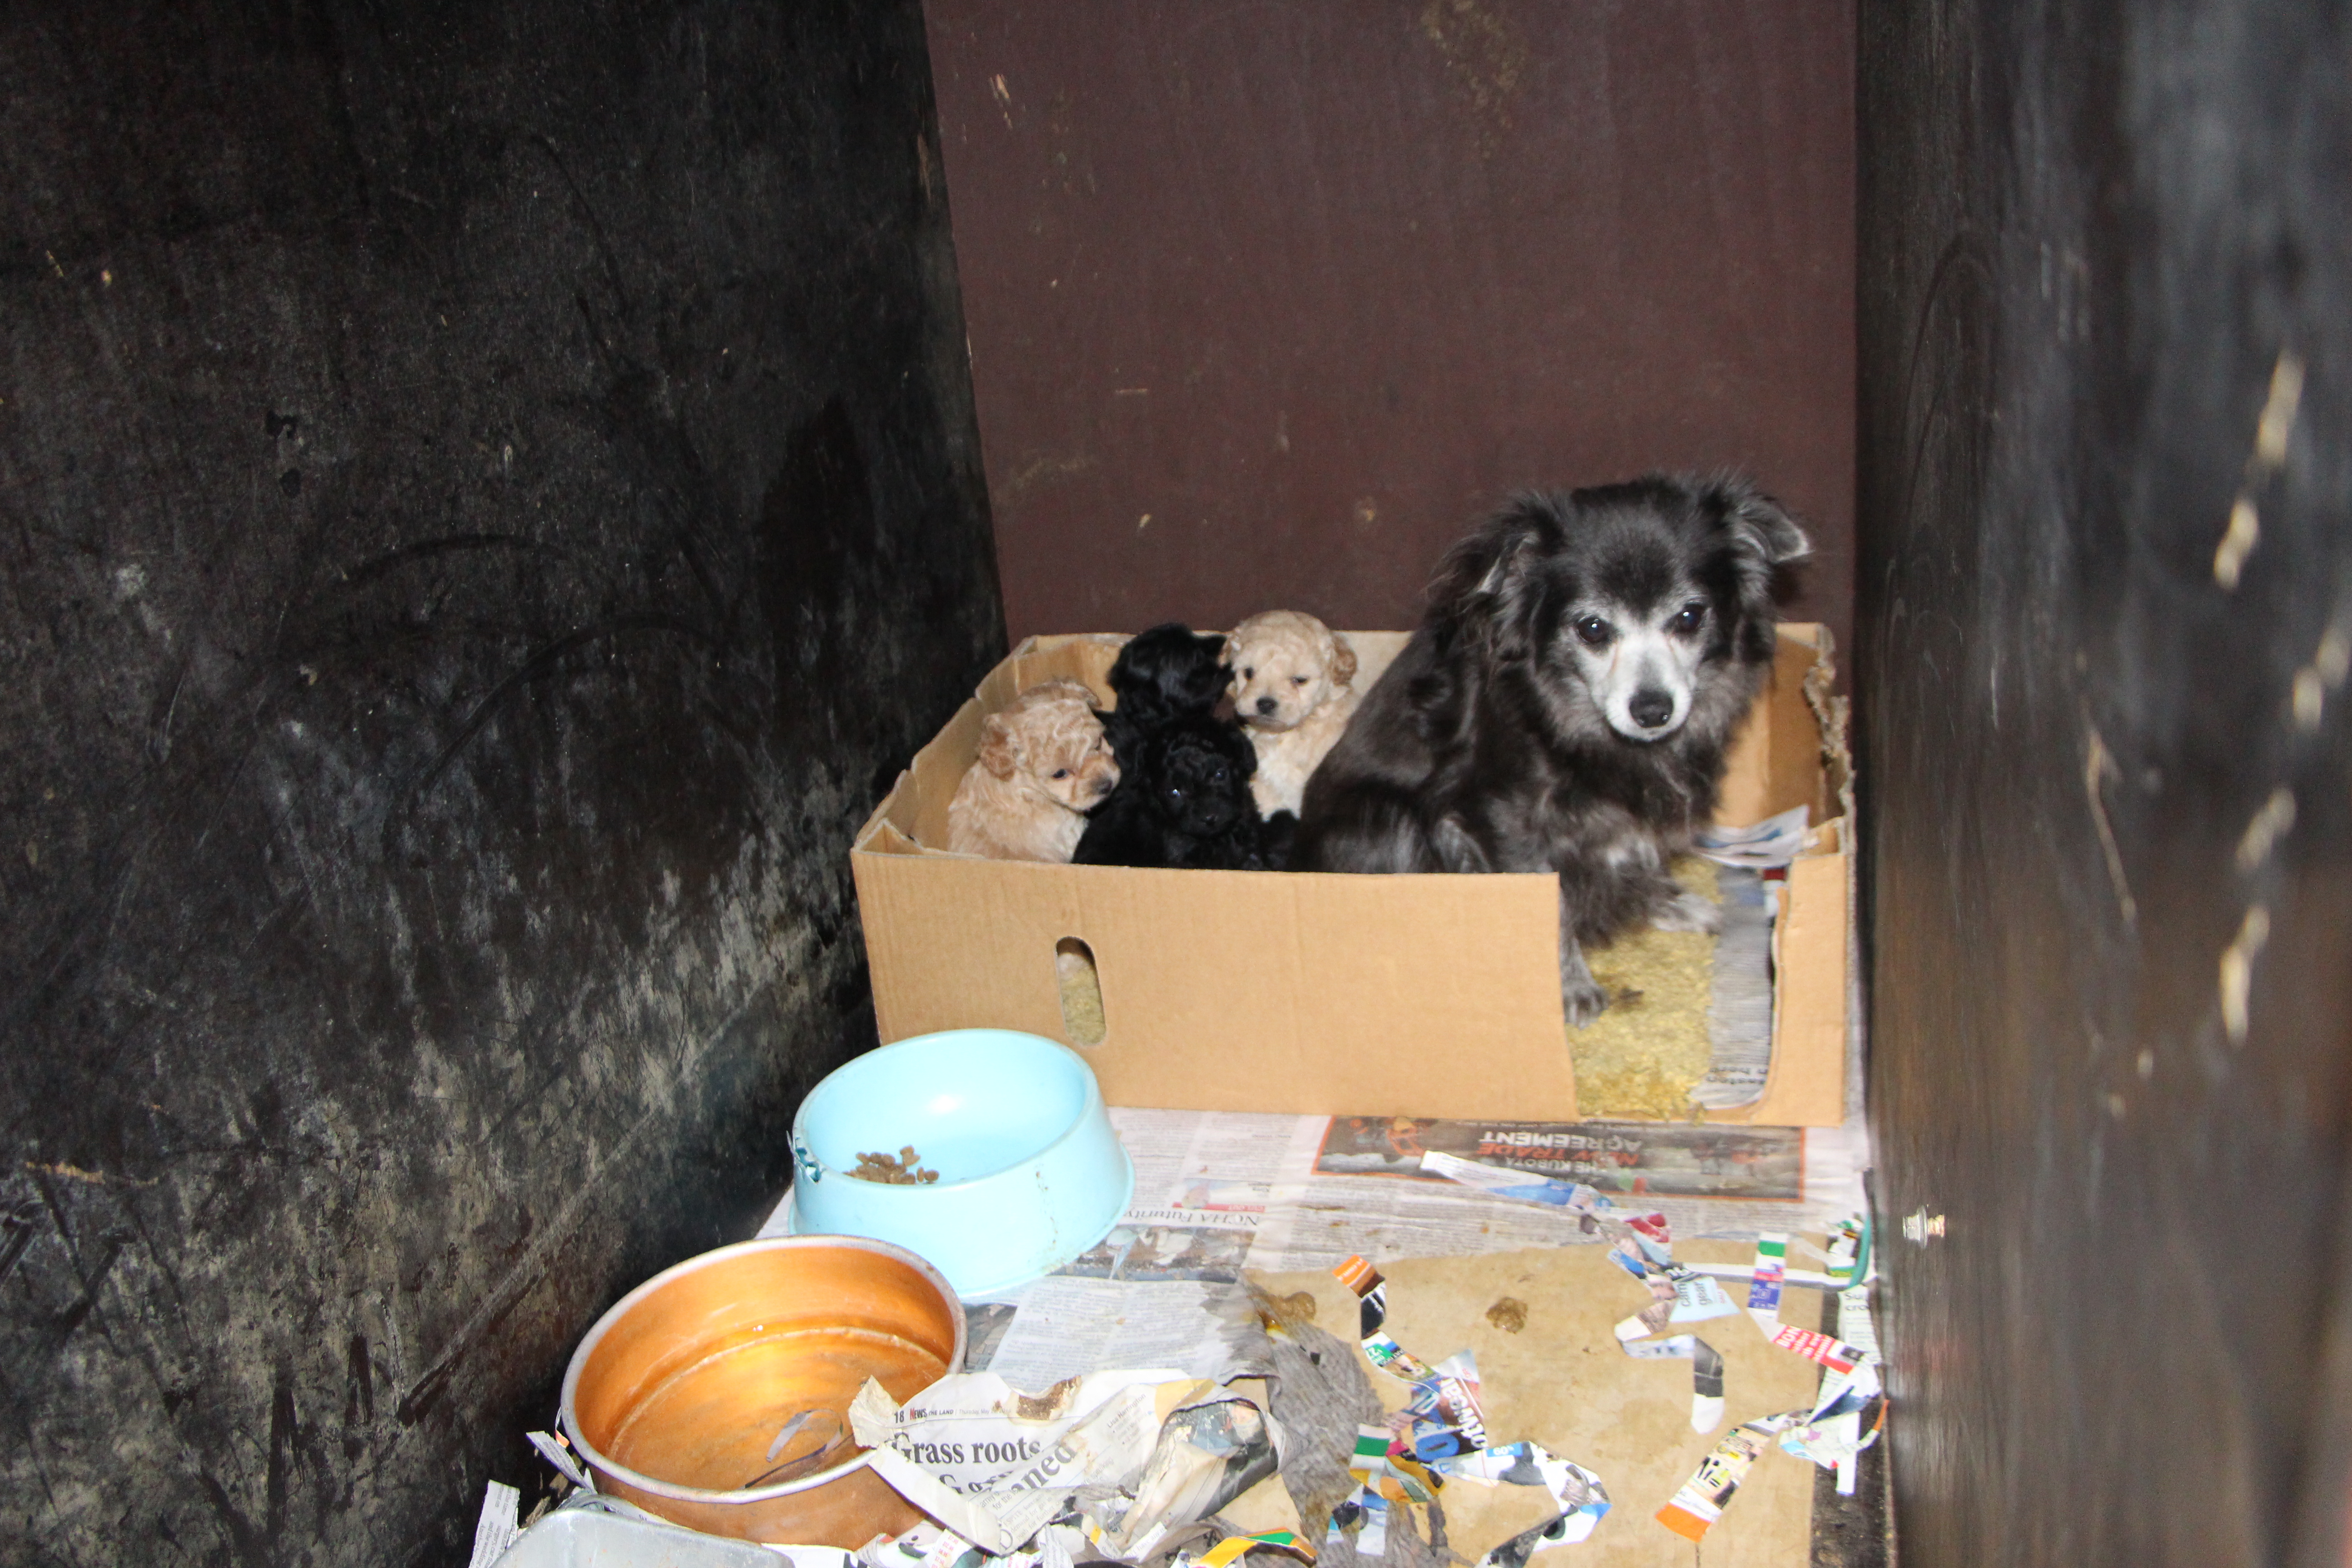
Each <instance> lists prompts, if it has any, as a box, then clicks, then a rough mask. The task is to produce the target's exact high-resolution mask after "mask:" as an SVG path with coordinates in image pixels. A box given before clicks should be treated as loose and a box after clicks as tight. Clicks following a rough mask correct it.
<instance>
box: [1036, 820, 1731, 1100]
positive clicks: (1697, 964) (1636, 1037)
mask: <svg viewBox="0 0 2352 1568" xmlns="http://www.w3.org/2000/svg"><path fill="white" fill-rule="evenodd" d="M1673 870H1674V875H1675V880H1676V881H1678V882H1680V883H1681V884H1682V885H1683V886H1684V887H1685V888H1688V889H1690V890H1691V891H1693V892H1695V893H1697V894H1699V895H1701V896H1702V897H1704V898H1706V899H1709V900H1713V901H1714V902H1716V903H1717V904H1720V903H1722V902H1723V890H1722V888H1721V886H1720V885H1719V884H1718V882H1717V879H1716V870H1715V865H1714V863H1713V862H1712V861H1709V860H1704V859H1701V858H1698V857H1696V856H1692V857H1688V858H1684V859H1682V860H1678V861H1676V862H1675V865H1674V868H1673ZM1715 948H1716V939H1715V938H1714V937H1711V936H1708V935H1706V934H1704V933H1703V932H1699V931H1656V930H1654V929H1652V928H1651V927H1648V926H1642V927H1638V928H1636V929H1635V930H1633V931H1628V932H1627V933H1626V934H1625V935H1623V936H1622V937H1621V938H1619V939H1618V940H1617V941H1616V942H1612V943H1610V944H1609V945H1608V946H1606V947H1593V948H1588V949H1587V950H1586V951H1585V960H1586V962H1587V963H1590V964H1591V968H1592V976H1593V978H1594V979H1595V980H1598V981H1599V982H1600V983H1601V985H1602V986H1604V987H1605V988H1606V989H1607V990H1608V993H1609V1007H1608V1010H1607V1011H1606V1012H1604V1013H1602V1014H1601V1016H1600V1017H1599V1018H1597V1019H1595V1020H1594V1021H1593V1022H1592V1023H1591V1026H1588V1027H1585V1028H1582V1029H1570V1031H1569V1041H1568V1044H1569V1053H1570V1056H1571V1057H1572V1058H1574V1059H1575V1062H1576V1098H1577V1104H1578V1107H1579V1109H1580V1110H1582V1111H1583V1113H1584V1114H1585V1115H1586V1116H1589V1117H1595V1118H1601V1119H1607V1118H1612V1117H1625V1118H1637V1119H1643V1120H1650V1121H1691V1120H1694V1119H1695V1117H1696V1107H1694V1106H1693V1105H1692V1104H1691V1100H1690V1091H1691V1089H1692V1088H1693V1087H1694V1086H1696V1084H1697V1083H1698V1081H1699V1079H1702V1078H1704V1077H1706V1071H1707V1068H1708V1067H1709V1066H1710V1065H1711V1064H1712V1062H1713V1060H1714V1048H1713V1046H1712V1044H1711V1043H1710V1038H1709V1035H1708V1032H1707V1007H1708V1004H1709V1002H1710V1001H1711V1000H1712V998H1713V994H1714V989H1715ZM1091 971H1092V965H1091V964H1087V963H1067V962H1066V963H1063V964H1062V965H1061V985H1062V1012H1063V1016H1064V1017H1065V1019H1066V1020H1067V1021H1068V1023H1069V1025H1070V1027H1071V1028H1072V1029H1073V1030H1074V1031H1076V1033H1077V1034H1078V1035H1079V1036H1080V1037H1082V1038H1087V1037H1090V1038H1093V1039H1097V1040H1098V1039H1100V1038H1101V1037H1102V992H1101V990H1100V988H1099V986H1098V985H1097V984H1095V983H1094V982H1093V976H1092V973H1091Z"/></svg>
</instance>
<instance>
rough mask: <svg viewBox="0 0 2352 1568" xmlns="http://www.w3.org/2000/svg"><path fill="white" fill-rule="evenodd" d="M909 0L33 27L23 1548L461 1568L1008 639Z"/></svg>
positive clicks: (6, 744) (667, 1232)
mask: <svg viewBox="0 0 2352 1568" xmlns="http://www.w3.org/2000/svg"><path fill="white" fill-rule="evenodd" d="M963 337H964V334H963V325H962V320H961V310H960V306H959V302H958V296H957V290H956V284H955V275H954V265H953V254H952V249H951V244H950V233H949V227H948V220H947V212H946V207H945V205H944V192H943V185H942V182H941V178H940V149H939V146H938V141H937V135H936V131H935V125H934V119H933V113H932V107H931V96H930V83H929V71H928V65H927V61H926V57H925V49H924V38H923V32H922V23H921V18H920V16H919V13H918V12H917V10H916V7H915V6H914V5H913V4H911V3H908V4H860V5H790V6H730V5H693V4H676V5H633V6H625V5H606V4H599V3H596V0H587V3H585V4H573V3H567V4H561V5H554V4H534V3H526V4H521V5H507V6H496V7H487V6H474V7H457V6H411V7H399V8H392V9H387V8H383V7H379V6H373V5H345V4H332V3H331V4H327V5H319V6H299V7H292V8H283V7H253V6H241V5H225V4H211V3H200V4H185V5H152V6H137V5H134V6H131V7H128V8H125V7H121V6H115V7H98V8H92V7H89V6H79V5H51V4H35V5H16V6H12V7H10V8H8V10H7V11H6V13H5V16H0V905H5V911H6V912H5V919H0V1040H5V1047H0V1048H5V1064H6V1065H5V1072H0V1145H5V1149H4V1150H0V1152H5V1159H0V1413H4V1414H0V1493H5V1497H6V1499H7V1504H6V1507H5V1509H0V1560H5V1561H7V1562H11V1563H44V1564H62V1563H78V1564H90V1565H93V1568H94V1565H97V1564H102V1563H181V1562H185V1563H240V1564H247V1563H409V1562H415V1563H425V1562H433V1563H441V1562H450V1561H462V1560H463V1552H464V1550H465V1544H466V1542H467V1541H468V1540H469V1539H470V1533H471V1523H472V1513H473V1510H474V1509H475V1508H476V1506H477V1505H478V1500H479V1497H480V1489H481V1485H482V1482H483V1480H484V1479H486V1478H489V1477H499V1478H503V1479H509V1480H519V1479H527V1478H530V1477H532V1476H535V1475H540V1474H543V1473H544V1471H543V1468H542V1467H541V1466H539V1465H538V1463H537V1462H536V1461H535V1460H533V1459H531V1458H530V1457H529V1454H528V1450H527V1449H525V1448H524V1447H522V1444H521V1439H520V1432H521V1431H522V1429H523V1428H525V1427H526V1426H545V1425H548V1424H549V1423H550V1421H551V1417H552V1415H553V1405H554V1395H555V1384H556V1379H557V1378H558V1377H559V1376H560V1374H561V1372H562V1366H563V1362H564V1359H565V1358H566V1356H567V1355H568V1354H569V1352H570V1349H571V1346H572V1343H573V1342H575V1340H576V1339H577V1337H578V1335H579V1334H580V1333H581V1332H582V1331H583V1330H584V1329H585V1328H586V1327H587V1325H588V1324H589V1322H590V1321H592V1320H593V1317H594V1316H595V1314H596V1313H597V1312H599V1311H600V1310H602V1309H603V1308H604V1306H605V1305H606V1304H607V1303H609V1302H610V1301H612V1300H614V1299H615V1298H616V1297H617V1296H618V1295H619V1294H620V1293H621V1292H622V1291H623V1290H625V1289H627V1288H628V1287H630V1286H632V1285H634V1284H635V1283H636V1282H637V1281H638V1280H639V1279H643V1278H645V1277H646V1275H648V1274H650V1273H651V1272H653V1271H654V1270H656V1268H660V1267H663V1266H665V1265H667V1264H668V1263H670V1262H672V1261H675V1260H677V1259H678V1258H683V1257H685V1256H688V1255H689V1254H691V1253H693V1252H695V1251H698V1250H700V1249H702V1248H705V1247H710V1246H712V1245H715V1244H717V1243H719V1242H723V1241H727V1240H731V1239H737V1238H740V1237H743V1236H746V1235H748V1234H749V1233H750V1231H751V1228H753V1227H754V1226H755V1225H756V1223H757V1221H758V1219H759V1218H760V1217H761V1214H762V1211H763V1210H764V1208H765V1206H766V1205H768V1204H769V1203H771V1202H772V1200H773V1198H774V1196H775V1195H776V1194H777V1192H778V1191H779V1190H780V1189H781V1187H782V1184H783V1183H784V1181H785V1179H786V1163H785V1161H784V1158H783V1149H784V1131H785V1128H786V1125H787V1124H788V1121H789V1118H790V1116H791V1114H792V1111H793V1107H794V1105H795V1104H796V1102H797V1100H798V1098H799V1096H800V1094H801V1093H802V1092H803V1090H804V1089H806V1087H807V1086H808V1085H810V1084H811V1083H813V1082H814V1080H815V1079H816V1078H817V1077H818V1076H819V1075H821V1074H822V1073H824V1071H825V1070H827V1069H828V1068H830V1067H831V1066H833V1065H834V1064H835V1063H837V1062H838V1061H840V1060H841V1059H843V1058H844V1057H845V1055H846V1054H847V1053H849V1052H851V1051H854V1050H856V1049H857V1048H859V1047H862V1046H864V1045H867V1044H870V1043H871V1042H872V1038H873V1035H872V1021H871V1013H870V1005H869V1004H868V1002H867V1000H866V980H865V971H864V964H863V959H862V955H861V950H860V943H859V937H858V931H857V926H856V918H855V910H854V906H853V903H852V900H851V890H850V883H849V877H848V871H847V858H846V850H847V846H848V841H849V835H850V832H851V830H852V828H853V827H854V826H856V822H857V821H858V820H859V818H860V817H861V816H863V814H864V813H865V812H866V810H867V809H869V808H870V806H871V805H872V804H873V802H874V801H875V799H876V798H877V796H878V795H879V793H880V791H881V789H882V788H883V787H885V786H886V785H887V781H888V780H889V778H890V777H891V775H892V773H893V772H894V770H895V769H896V768H897V767H898V765H899V764H900V763H902V762H903V760H904V759H905V758H906V757H907V756H908V754H909V753H910V752H911V751H912V750H913V748H914V747H915V746H916V745H917V744H919V742H920V741H921V740H922V739H924V738H925V737H927V736H928V735H929V732H930V731H932V730H933V729H934V728H935V727H936V726H937V725H938V724H939V723H940V722H941V721H943V720H944V719H945V718H946V716H947V715H948V714H949V713H950V712H951V711H952V710H953V708H954V706H955V704H956V702H957V701H958V700H960V699H961V697H962V696H963V695H964V694H965V693H966V692H968V691H969V689H970V688H971V683H972V682H973V681H974V680H975V679H977V678H978V676H979V675H980V674H981V673H982V671H984V670H985V668H987V667H988V665H989V664H990V663H991V662H992V659H993V658H995V657H996V656H997V655H998V654H999V653H1000V652H1001V650H1002V647H1003V630H1002V621H1001V617H1000V610H999V607H998V602H997V595H996V589H995V580H994V564H993V557H992V548H991V542H990V538H989V532H988V527H987V514H986V501H985V496H984V493H983V491H982V484H981V478H980V470H979V466H978V459H977V437H976V433H975V428H974V424H973V416H972V410H971V403H970V399H969V390H968V381H967V379H966V375H967V372H966V364H965V358H964V346H963Z"/></svg>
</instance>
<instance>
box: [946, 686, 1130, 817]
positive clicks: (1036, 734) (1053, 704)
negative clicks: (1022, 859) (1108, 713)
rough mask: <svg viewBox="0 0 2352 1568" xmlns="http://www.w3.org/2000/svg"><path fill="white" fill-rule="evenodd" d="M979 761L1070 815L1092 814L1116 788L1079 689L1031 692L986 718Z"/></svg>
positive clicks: (1105, 746)
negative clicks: (1057, 691)
mask: <svg viewBox="0 0 2352 1568" xmlns="http://www.w3.org/2000/svg"><path fill="white" fill-rule="evenodd" d="M1058 684H1065V685H1068V684H1072V683H1067V682H1063V683H1058ZM980 760H981V762H982V764H984V765H985V766H986V767H987V768H988V770H989V772H991V773H994V774H995V775H996V776H997V777H999V778H1003V779H1010V778H1016V777H1017V778H1020V779H1022V780H1023V781H1024V783H1025V784H1027V785H1028V787H1029V788H1030V789H1031V790H1032V791H1033V792H1034V793H1035V794H1039V795H1044V796H1045V798H1047V799H1048V800H1051V801H1053V802H1054V803H1055V805H1061V806H1064V807H1066V808H1067V809H1069V810H1071V811H1091V810H1093V809H1094V808H1095V807H1096V806H1097V805H1100V804H1101V803H1102V799H1103V797H1104V796H1105V795H1108V794H1110V792H1111V789H1112V787H1113V786H1114V785H1116V784H1118V763H1117V762H1115V761H1113V760H1112V757H1111V752H1110V743H1109V742H1108V741H1106V740H1105V739H1104V738H1103V727H1102V721H1101V720H1099V719H1097V718H1096V717H1095V712H1094V706H1093V703H1092V701H1091V700H1090V697H1089V695H1088V694H1087V692H1086V689H1085V688H1084V687H1079V686H1073V689H1072V690H1071V691H1070V692H1068V693H1055V692H1045V693H1043V694H1042V695H1041V692H1040V691H1039V690H1037V689H1032V690H1031V691H1028V692H1024V694H1023V695H1022V697H1021V699H1020V700H1019V701H1018V702H1016V703H1015V704H1014V705H1013V706H1012V707H1010V708H1007V709H1006V710H1004V711H1003V712H1002V713H994V714H991V715H990V716H989V719H988V721H987V723H986V724H985V725H983V726H982V738H981V747H980Z"/></svg>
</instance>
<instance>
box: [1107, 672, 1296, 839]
mask: <svg viewBox="0 0 2352 1568" xmlns="http://www.w3.org/2000/svg"><path fill="white" fill-rule="evenodd" d="M1122 700H1124V699H1122ZM1256 768H1257V748H1256V747H1255V746H1253V745H1251V744H1250V742H1249V738H1248V737H1247V736H1246V735H1244V734H1243V733H1242V731H1241V729H1240V727H1239V726H1237V725H1235V724H1233V723H1230V722H1227V721H1222V720H1218V719H1214V718H1212V717H1210V716H1209V715H1207V714H1204V713H1196V714H1193V715H1192V716H1190V717H1188V718H1182V719H1178V720H1176V721H1173V722H1172V723H1170V724H1167V725H1165V726H1163V727H1161V728H1160V729H1158V730H1155V731H1151V732H1150V734H1148V735H1145V736H1144V737H1143V738H1142V739H1141V740H1140V741H1139V742H1136V746H1135V764H1134V767H1133V768H1132V769H1131V770H1130V771H1128V772H1125V773H1121V774H1120V777H1119V784H1118V788H1117V789H1115V790H1113V791H1112V792H1111V795H1110V798H1109V799H1108V800H1106V801H1104V802H1103V803H1102V805H1098V806H1097V807H1096V808H1095V809H1094V812H1093V813H1092V815H1090V816H1088V817H1087V830H1086V833H1085V834H1084V836H1082V837H1080V838H1079V839H1078V847H1077V853H1076V856H1074V857H1073V858H1074V859H1075V860H1076V862H1077V864H1079V865H1082V866H1171V867H1180V868H1190V869H1195V870H1213V871H1269V870H1279V869H1280V868H1281V867H1280V863H1279V859H1278V858H1269V845H1268V843H1267V838H1266V835H1265V825H1263V824H1261V823H1260V822H1259V821H1258V815H1257V803H1256V801H1255V800H1254V799H1253V798H1252V797H1251V795H1250V785H1249V781H1250V774H1251V773H1254V772H1255V771H1256ZM1278 819H1279V821H1280V822H1281V824H1282V825H1283V826H1284V827H1286V826H1287V825H1288V824H1289V822H1290V821H1291V817H1290V814H1289V813H1288V812H1282V813H1279V814H1278ZM1276 831H1277V833H1279V832H1280V831H1281V829H1277V830H1276Z"/></svg>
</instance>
